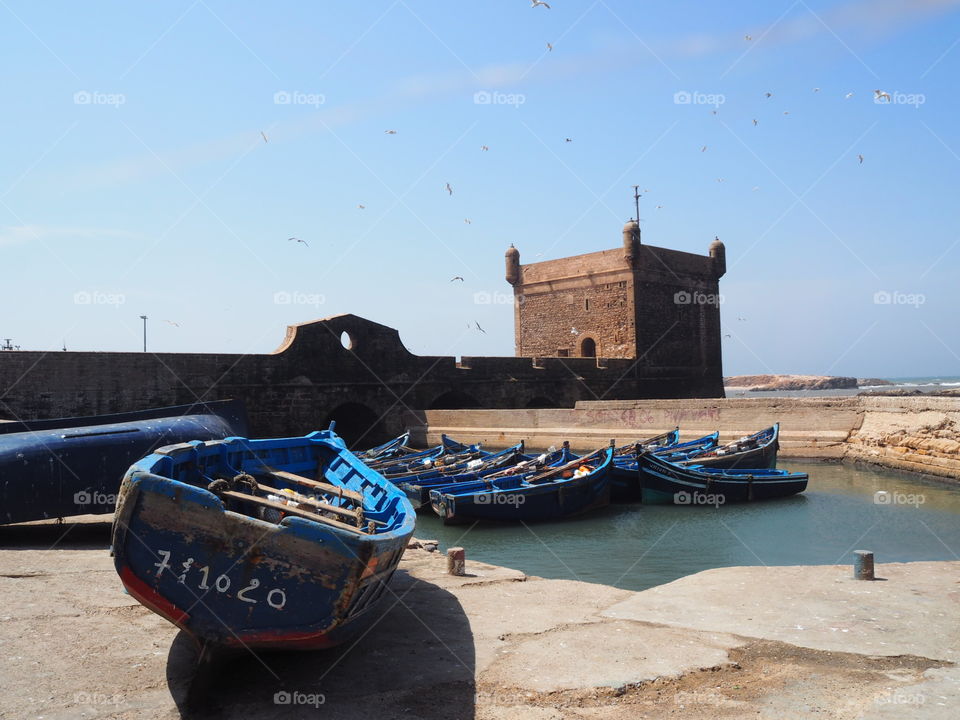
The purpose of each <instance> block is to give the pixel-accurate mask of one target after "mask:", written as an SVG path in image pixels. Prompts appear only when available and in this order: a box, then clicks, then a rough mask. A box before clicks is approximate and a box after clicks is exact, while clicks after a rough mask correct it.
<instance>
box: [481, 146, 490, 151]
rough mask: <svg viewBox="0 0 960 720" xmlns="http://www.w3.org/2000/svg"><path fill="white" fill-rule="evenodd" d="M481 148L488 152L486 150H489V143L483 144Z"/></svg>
mask: <svg viewBox="0 0 960 720" xmlns="http://www.w3.org/2000/svg"><path fill="white" fill-rule="evenodd" d="M480 149H481V150H483V151H484V152H486V151H487V150H489V149H490V148H489V146H487V145H481V146H480Z"/></svg>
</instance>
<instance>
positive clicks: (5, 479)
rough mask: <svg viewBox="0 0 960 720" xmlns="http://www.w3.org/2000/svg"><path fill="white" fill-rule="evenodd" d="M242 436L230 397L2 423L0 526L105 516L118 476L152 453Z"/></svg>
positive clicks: (241, 416)
mask: <svg viewBox="0 0 960 720" xmlns="http://www.w3.org/2000/svg"><path fill="white" fill-rule="evenodd" d="M246 431H247V421H246V413H245V412H244V408H243V404H242V403H241V402H239V401H235V400H223V401H218V402H207V403H196V404H194V405H177V406H174V407H165V408H154V409H151V410H139V411H136V412H128V413H113V414H110V415H96V416H93V417H79V418H58V419H55V420H27V421H23V422H4V423H0V478H2V482H0V524H5V523H18V522H28V521H30V520H43V519H46V518H65V517H71V516H73V515H97V514H104V513H111V512H113V508H114V505H115V503H116V497H117V491H118V490H119V488H120V481H121V480H123V474H124V473H125V472H126V470H127V468H128V467H130V465H131V463H133V462H135V461H136V460H138V459H140V458H142V457H143V456H144V455H148V454H150V453H151V452H152V451H153V450H154V448H157V447H160V446H161V445H169V444H171V443H177V442H183V441H185V440H212V439H216V438H225V437H229V436H230V435H243V434H246Z"/></svg>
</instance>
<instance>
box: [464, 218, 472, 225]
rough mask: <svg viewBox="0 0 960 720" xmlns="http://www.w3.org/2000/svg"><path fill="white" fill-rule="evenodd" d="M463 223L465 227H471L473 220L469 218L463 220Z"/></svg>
mask: <svg viewBox="0 0 960 720" xmlns="http://www.w3.org/2000/svg"><path fill="white" fill-rule="evenodd" d="M463 221H464V222H465V223H466V224H467V225H472V224H473V220H471V219H470V218H464V219H463Z"/></svg>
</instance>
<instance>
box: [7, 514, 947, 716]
mask: <svg viewBox="0 0 960 720" xmlns="http://www.w3.org/2000/svg"><path fill="white" fill-rule="evenodd" d="M108 542H109V523H108V522H107V521H106V520H104V518H103V517H92V516H91V517H86V518H81V519H80V521H79V522H77V523H67V524H64V525H57V524H55V523H35V524H31V525H21V526H13V527H11V526H7V527H0V589H2V597H3V603H2V608H0V697H2V702H0V718H5V719H6V718H10V719H13V718H16V719H18V720H19V719H20V718H44V719H45V720H61V719H63V720H66V719H70V720H74V719H76V718H123V719H125V720H126V719H133V718H138V719H139V718H171V719H172V718H178V717H218V718H245V719H248V720H250V719H253V720H260V719H264V720H266V719H268V718H299V717H320V716H325V717H331V718H347V719H350V718H358V719H359V718H369V717H378V718H482V719H487V718H489V719H491V720H492V719H494V718H517V717H523V718H535V719H539V718H543V719H545V720H546V719H550V720H553V719H560V718H584V719H597V720H599V719H604V720H606V719H608V718H610V719H613V718H644V717H646V718H661V717H671V718H674V717H682V718H727V717H729V718H739V717H750V718H793V717H797V718H799V717H804V718H806V717H809V716H811V715H814V716H819V717H824V718H888V717H889V718H903V717H910V718H951V719H952V718H954V717H956V716H957V707H958V705H960V668H958V667H957V665H956V663H957V661H958V659H960V658H958V655H960V562H918V563H907V564H883V563H882V559H878V560H880V562H878V564H877V578H878V579H877V580H876V581H873V582H864V581H857V580H854V579H853V575H852V569H851V568H850V567H849V566H817V567H787V568H778V567H733V568H723V569H717V570H710V571H706V572H702V573H699V574H696V575H692V576H688V577H685V578H683V579H681V580H677V581H676V582H673V583H670V584H667V585H663V586H660V587H656V588H653V589H650V590H647V591H644V592H639V593H637V592H630V591H626V590H619V589H616V588H611V587H606V586H602V585H593V584H588V583H581V582H574V581H567V580H545V579H540V578H535V577H527V576H526V575H524V574H523V573H521V572H518V571H515V570H510V569H506V568H500V567H495V566H491V565H485V564H482V563H476V562H472V561H471V560H470V551H469V543H467V564H466V569H467V570H466V571H467V575H466V576H464V577H453V576H450V575H447V574H446V558H445V557H444V556H443V555H442V554H441V553H438V552H428V551H427V550H425V549H419V548H415V549H410V550H408V551H407V553H406V555H405V556H404V559H403V561H402V562H401V565H400V570H399V571H398V573H397V575H396V576H395V578H394V581H393V583H392V584H391V590H392V592H390V593H388V594H387V595H386V596H385V597H384V601H383V604H382V610H383V618H382V620H380V621H379V622H377V623H376V625H375V626H374V627H373V628H372V629H371V630H370V632H369V633H368V634H367V635H365V636H363V637H361V638H359V639H358V640H357V641H356V642H355V643H353V644H350V645H347V646H345V647H341V648H337V649H334V650H331V651H326V652H316V653H294V652H287V653H269V654H262V655H260V656H254V655H253V654H252V653H246V652H241V653H239V654H237V655H235V656H230V657H221V658H218V659H216V660H215V662H214V664H213V665H212V667H211V668H209V669H208V670H207V671H206V672H205V673H201V675H200V676H199V677H197V676H196V665H195V661H196V658H195V653H194V650H193V646H192V643H190V642H189V641H188V640H187V638H186V637H185V636H184V635H183V634H182V633H179V632H178V631H177V630H176V628H174V627H173V626H172V625H170V624H169V623H167V622H166V621H164V620H162V619H161V618H159V617H158V616H156V615H154V614H152V613H151V612H149V611H147V610H146V609H144V608H143V607H141V606H140V605H139V604H138V603H136V601H134V600H133V599H132V598H130V597H129V596H127V595H125V594H124V593H123V590H122V588H121V585H120V582H119V580H118V578H117V577H116V575H115V573H114V570H113V565H112V561H111V559H110V557H109V554H108V552H107V546H108ZM191 687H192V688H193V693H194V696H200V697H202V698H204V701H203V703H202V704H201V705H200V706H197V707H196V708H195V709H191V708H190V707H188V706H187V704H186V702H185V700H186V697H187V692H188V691H189V690H190V688H191Z"/></svg>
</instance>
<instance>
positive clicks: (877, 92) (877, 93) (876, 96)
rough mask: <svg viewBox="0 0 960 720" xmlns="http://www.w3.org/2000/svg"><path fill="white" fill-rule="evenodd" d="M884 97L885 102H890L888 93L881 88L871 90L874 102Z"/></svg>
mask: <svg viewBox="0 0 960 720" xmlns="http://www.w3.org/2000/svg"><path fill="white" fill-rule="evenodd" d="M884 98H885V99H886V102H890V101H891V98H890V93H888V92H884V91H883V90H874V91H873V99H874V101H875V102H880V101H881V100H883V99H884Z"/></svg>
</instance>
